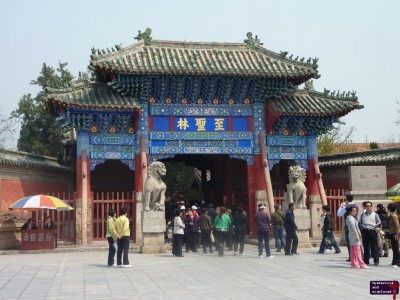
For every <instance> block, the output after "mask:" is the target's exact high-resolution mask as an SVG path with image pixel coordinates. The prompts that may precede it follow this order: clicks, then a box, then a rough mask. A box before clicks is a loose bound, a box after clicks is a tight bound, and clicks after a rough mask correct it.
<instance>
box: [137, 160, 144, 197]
mask: <svg viewBox="0 0 400 300" xmlns="http://www.w3.org/2000/svg"><path fill="white" fill-rule="evenodd" d="M138 192H143V178H142V161H141V158H140V153H138V154H135V193H138ZM136 200H138V199H136Z"/></svg>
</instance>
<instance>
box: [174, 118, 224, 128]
mask: <svg viewBox="0 0 400 300" xmlns="http://www.w3.org/2000/svg"><path fill="white" fill-rule="evenodd" d="M174 130H175V131H227V130H228V119H227V118H220V117H175V118H174Z"/></svg>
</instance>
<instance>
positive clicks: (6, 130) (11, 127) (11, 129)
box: [0, 107, 18, 148]
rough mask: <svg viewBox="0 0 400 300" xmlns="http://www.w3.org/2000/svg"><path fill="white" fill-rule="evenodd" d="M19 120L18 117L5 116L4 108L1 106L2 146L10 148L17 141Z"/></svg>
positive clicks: (0, 143)
mask: <svg viewBox="0 0 400 300" xmlns="http://www.w3.org/2000/svg"><path fill="white" fill-rule="evenodd" d="M17 122H18V120H17V119H15V118H13V117H11V116H8V117H7V116H5V115H4V113H3V108H1V107H0V148H9V147H11V144H12V142H14V141H15V136H16V132H17V130H16V128H15V126H16V124H17Z"/></svg>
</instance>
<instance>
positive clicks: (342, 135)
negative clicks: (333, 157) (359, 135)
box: [318, 125, 355, 155]
mask: <svg viewBox="0 0 400 300" xmlns="http://www.w3.org/2000/svg"><path fill="white" fill-rule="evenodd" d="M354 131H355V127H350V128H347V129H345V128H343V127H342V125H339V126H337V127H334V128H333V129H331V130H330V131H329V132H327V133H326V134H322V135H320V136H319V137H318V154H319V155H327V154H335V153H344V152H351V151H354V150H355V149H354V147H353V146H352V145H351V137H352V135H353V132H354Z"/></svg>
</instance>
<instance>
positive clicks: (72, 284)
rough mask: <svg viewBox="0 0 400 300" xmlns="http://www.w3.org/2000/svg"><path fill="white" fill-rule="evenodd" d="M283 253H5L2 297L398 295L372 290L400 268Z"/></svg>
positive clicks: (249, 249) (0, 268)
mask: <svg viewBox="0 0 400 300" xmlns="http://www.w3.org/2000/svg"><path fill="white" fill-rule="evenodd" d="M299 252H300V255H296V256H285V255H283V253H276V252H274V251H273V255H274V256H275V257H274V258H273V259H266V258H262V259H260V258H258V257H257V248H256V246H253V245H246V246H245V254H246V256H233V252H228V251H227V252H226V253H225V254H226V255H225V256H224V257H223V258H220V257H218V256H217V255H216V254H202V253H200V252H199V253H189V254H187V255H185V257H184V258H175V257H173V256H172V255H171V254H169V253H168V254H160V255H150V254H147V255H141V254H138V253H137V252H131V253H130V261H131V263H132V264H133V268H132V269H119V268H115V267H107V266H106V257H107V252H106V251H95V252H94V251H92V252H64V253H37V254H19V253H17V252H12V251H10V252H8V254H7V255H0V299H2V300H6V299H30V300H33V299H74V300H76V299H185V300H189V299H219V300H221V299H243V300H244V299H246V300H247V299H274V300H277V299H352V300H355V299H378V300H384V299H392V297H391V296H389V295H381V296H375V295H370V294H369V283H370V281H371V280H380V281H382V280H394V279H396V280H399V279H400V268H399V269H394V268H391V267H389V266H388V264H390V262H391V258H382V259H381V265H380V266H377V267H376V266H373V265H372V266H371V269H369V270H360V269H351V268H350V265H349V263H346V262H345V260H346V252H347V251H346V249H345V248H344V247H342V253H341V254H332V253H326V254H323V255H321V254H317V248H311V249H299Z"/></svg>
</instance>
